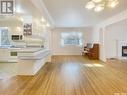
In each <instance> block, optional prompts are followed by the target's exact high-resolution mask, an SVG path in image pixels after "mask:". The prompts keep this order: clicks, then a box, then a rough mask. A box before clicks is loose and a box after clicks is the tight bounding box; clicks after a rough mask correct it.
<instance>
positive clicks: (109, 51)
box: [105, 19, 127, 58]
mask: <svg viewBox="0 0 127 95" xmlns="http://www.w3.org/2000/svg"><path fill="white" fill-rule="evenodd" d="M118 41H127V19H126V20H124V21H121V22H118V23H115V24H112V25H110V26H108V27H106V32H105V54H106V58H114V57H117V49H118V46H117V44H118Z"/></svg>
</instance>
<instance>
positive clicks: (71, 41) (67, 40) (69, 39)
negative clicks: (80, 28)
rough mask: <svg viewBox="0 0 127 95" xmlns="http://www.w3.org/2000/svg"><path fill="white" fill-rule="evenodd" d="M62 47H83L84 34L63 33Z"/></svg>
mask: <svg viewBox="0 0 127 95" xmlns="http://www.w3.org/2000/svg"><path fill="white" fill-rule="evenodd" d="M61 45H62V46H67V45H75V46H82V33H80V32H63V33H61Z"/></svg>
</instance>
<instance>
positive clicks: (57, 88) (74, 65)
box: [0, 56, 127, 95]
mask: <svg viewBox="0 0 127 95" xmlns="http://www.w3.org/2000/svg"><path fill="white" fill-rule="evenodd" d="M114 93H116V94H114ZM117 93H127V61H124V62H123V61H111V62H108V63H103V62H101V61H91V60H89V59H87V58H84V57H82V56H54V57H52V63H47V64H46V65H45V66H44V67H43V68H42V69H41V70H40V71H39V73H38V74H37V75H36V76H34V77H27V76H17V77H14V78H12V79H8V80H0V95H123V94H117ZM124 95H127V94H124Z"/></svg>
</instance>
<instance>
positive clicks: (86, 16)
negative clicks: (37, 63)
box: [43, 0, 127, 27]
mask: <svg viewBox="0 0 127 95" xmlns="http://www.w3.org/2000/svg"><path fill="white" fill-rule="evenodd" d="M43 1H44V3H45V5H46V7H47V9H48V11H49V13H50V15H51V16H52V18H53V20H54V22H55V25H56V26H57V27H84V26H93V25H95V24H98V23H100V22H101V21H103V20H105V19H107V18H109V17H111V16H114V15H115V14H118V13H120V12H122V11H124V10H126V9H127V0H119V2H120V4H119V5H118V6H117V7H116V8H115V9H109V8H107V9H105V10H104V11H102V12H100V13H96V12H94V11H90V10H87V9H85V4H86V3H87V2H88V1H89V0H43Z"/></svg>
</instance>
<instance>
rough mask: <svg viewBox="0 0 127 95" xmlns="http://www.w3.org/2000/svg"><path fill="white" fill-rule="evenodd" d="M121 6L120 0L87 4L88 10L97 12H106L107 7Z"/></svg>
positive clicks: (105, 0) (97, 0) (97, 1)
mask: <svg viewBox="0 0 127 95" xmlns="http://www.w3.org/2000/svg"><path fill="white" fill-rule="evenodd" d="M118 4H119V1H118V0H90V1H89V2H88V3H87V4H86V8H87V9H89V10H90V9H93V10H94V11H96V12H100V11H102V10H104V9H105V8H106V7H109V8H114V7H116V6H117V5H118Z"/></svg>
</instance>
